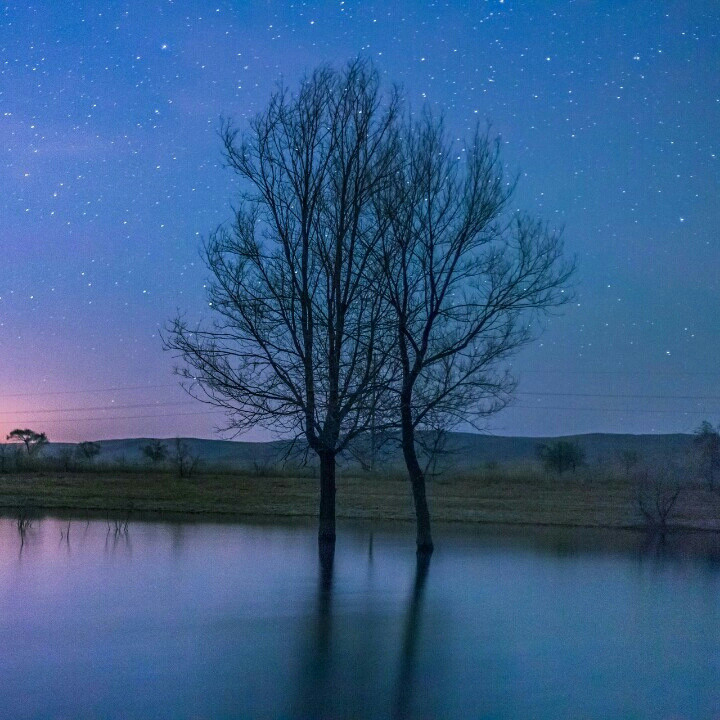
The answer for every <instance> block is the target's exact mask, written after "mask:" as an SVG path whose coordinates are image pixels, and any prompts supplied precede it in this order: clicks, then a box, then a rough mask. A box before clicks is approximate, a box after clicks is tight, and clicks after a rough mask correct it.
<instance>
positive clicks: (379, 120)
mask: <svg viewBox="0 0 720 720" xmlns="http://www.w3.org/2000/svg"><path fill="white" fill-rule="evenodd" d="M397 114H398V97H397V94H396V93H393V94H391V95H390V96H389V97H387V98H385V97H383V95H382V93H381V92H380V87H379V78H378V74H377V72H376V71H375V70H374V69H373V68H372V67H371V66H370V65H369V64H368V63H366V62H363V61H360V60H356V61H354V62H351V63H350V64H349V65H348V66H346V67H345V69H343V70H342V71H334V70H332V69H330V68H327V67H322V68H320V69H318V70H316V71H315V72H313V73H312V75H310V76H309V77H305V78H304V79H303V81H302V82H301V84H300V89H299V91H298V92H297V93H295V94H291V93H289V92H288V91H287V90H286V89H285V88H280V89H279V90H278V91H277V92H275V93H274V94H273V95H272V97H271V99H270V102H269V105H268V107H267V109H266V110H265V111H264V112H262V113H261V114H260V115H258V116H257V117H256V118H255V119H254V120H253V121H252V122H251V124H250V128H249V130H248V131H247V132H246V133H243V134H239V133H238V131H237V130H235V129H233V127H232V126H231V125H230V124H225V125H224V126H223V128H222V132H221V135H222V140H223V144H224V149H225V157H226V160H227V163H228V165H229V166H230V167H231V168H232V169H233V170H234V171H235V173H236V174H237V175H238V177H239V178H240V179H241V181H242V182H243V187H244V192H243V194H242V195H241V196H240V199H239V206H238V209H237V210H236V213H235V220H234V223H233V225H232V226H231V227H222V228H220V229H218V230H217V231H216V232H215V233H213V234H212V235H211V237H210V238H209V240H208V241H207V242H206V243H205V246H204V258H205V262H206V265H207V267H208V269H209V271H210V284H209V293H208V294H209V301H210V304H211V306H212V308H213V310H214V311H215V313H216V318H217V319H216V320H215V322H214V323H213V324H205V325H204V326H198V327H190V326H188V324H187V322H186V321H185V320H184V319H183V318H178V319H176V320H175V321H174V322H173V323H172V324H171V326H170V327H169V328H168V332H167V333H166V335H165V346H166V347H167V348H168V349H171V350H175V351H177V352H178V353H179V356H180V357H181V358H182V360H183V361H184V367H183V368H182V369H180V370H179V372H180V374H181V375H182V376H183V377H184V378H185V380H186V381H187V382H186V384H185V387H186V389H187V390H188V391H189V392H190V393H191V394H193V395H194V396H195V397H199V398H200V399H202V400H204V401H205V402H208V403H211V404H213V405H215V406H218V407H221V408H224V409H226V410H227V411H228V425H227V428H226V429H227V430H233V431H236V432H237V433H240V432H243V431H245V430H247V429H250V428H256V427H258V426H262V427H268V428H271V429H272V430H273V431H275V432H276V433H278V434H280V435H284V436H286V437H292V438H299V437H300V438H304V439H305V440H306V441H307V445H308V446H309V449H310V451H312V452H314V453H316V454H317V456H318V458H319V461H320V513H319V515H320V518H319V531H318V535H319V539H320V541H321V542H322V541H329V542H334V539H335V469H336V458H337V456H338V454H340V453H341V452H343V451H344V450H345V449H347V448H348V446H349V445H350V443H352V442H353V440H354V439H355V438H357V437H359V436H360V435H361V434H363V432H365V431H366V429H367V427H368V425H369V422H370V420H369V418H370V417H371V416H372V414H373V413H372V412H371V410H372V408H371V405H372V406H374V407H375V408H376V407H377V403H378V393H377V392H376V389H377V388H378V387H384V386H385V385H386V383H387V378H386V374H387V373H388V372H390V371H391V365H390V364H389V363H388V362H387V356H388V353H389V347H388V345H389V343H388V342H387V341H388V339H389V336H388V333H387V331H386V329H385V325H386V324H387V318H386V313H385V312H384V307H383V303H384V299H383V293H382V292H381V291H380V289H379V288H378V287H377V279H378V278H381V277H382V276H381V273H380V272H379V270H378V269H377V267H376V264H377V262H378V260H379V253H378V252H377V245H378V241H379V238H380V235H381V231H382V229H383V228H382V227H380V226H379V225H378V221H379V218H378V216H377V214H376V213H375V212H373V206H372V201H373V199H374V198H375V197H376V196H377V195H378V193H379V192H380V191H381V190H382V189H383V188H384V187H385V186H386V185H387V184H388V183H389V181H390V179H391V173H392V172H394V169H395V165H394V157H395V148H394V143H393V139H394V133H395V124H396V118H397Z"/></svg>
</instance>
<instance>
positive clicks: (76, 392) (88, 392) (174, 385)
mask: <svg viewBox="0 0 720 720" xmlns="http://www.w3.org/2000/svg"><path fill="white" fill-rule="evenodd" d="M520 373H521V374H522V375H526V374H540V375H626V376H638V375H639V376H642V377H645V378H653V377H673V378H678V377H697V376H702V377H719V378H720V373H717V372H710V371H692V370H688V371H685V372H673V371H669V370H668V371H667V372H663V371H660V372H653V373H647V372H644V371H641V370H549V369H548V370H525V369H521V370H520ZM177 387H180V385H179V383H163V384H159V385H119V386H113V387H102V388H88V389H86V390H48V391H43V392H22V393H4V394H2V395H0V399H5V398H14V397H40V396H50V395H91V394H93V393H103V392H125V391H129V390H157V389H161V388H177ZM520 394H522V393H520ZM554 394H556V395H559V394H560V393H554Z"/></svg>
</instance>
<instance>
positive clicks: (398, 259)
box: [376, 113, 573, 551]
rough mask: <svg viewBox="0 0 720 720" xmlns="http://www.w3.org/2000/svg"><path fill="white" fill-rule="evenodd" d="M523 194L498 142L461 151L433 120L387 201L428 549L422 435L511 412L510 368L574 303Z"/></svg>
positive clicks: (398, 345)
mask: <svg viewBox="0 0 720 720" xmlns="http://www.w3.org/2000/svg"><path fill="white" fill-rule="evenodd" d="M461 156H462V160H461V159H460V157H461ZM513 187H514V186H513V184H512V183H511V184H508V183H507V182H505V181H504V179H503V173H502V164H501V161H500V157H499V144H498V143H497V142H495V143H493V142H492V141H491V140H490V138H489V136H488V134H482V133H480V132H479V131H477V132H476V133H475V135H474V137H473V138H472V139H471V141H470V142H469V143H467V144H466V146H465V147H464V148H463V151H462V152H460V151H459V150H458V148H456V147H455V146H454V144H453V143H452V142H451V141H450V140H449V138H448V136H447V134H446V132H445V129H444V127H443V122H442V121H439V120H435V119H433V118H432V117H431V116H430V115H429V114H427V113H426V114H425V115H424V117H423V118H422V119H421V120H420V121H419V122H417V123H413V124H410V126H409V127H408V129H407V130H406V132H404V133H403V134H402V140H401V142H400V147H399V150H398V152H397V154H396V172H395V175H394V182H393V184H392V186H391V187H389V188H388V189H387V191H386V192H385V193H384V194H383V195H382V196H378V198H377V201H376V207H377V212H378V215H379V217H380V218H381V220H380V221H379V223H378V224H379V225H381V226H385V232H384V233H383V241H382V263H383V269H384V273H385V285H386V286H387V299H388V303H389V305H390V306H391V308H392V313H391V314H392V319H393V324H394V327H393V330H392V333H393V336H394V337H393V339H394V341H395V350H396V357H395V359H396V362H397V364H398V367H399V373H400V381H399V383H398V385H397V388H396V389H397V412H398V415H399V425H400V430H401V442H402V451H403V456H404V459H405V463H406V466H407V469H408V474H409V479H410V482H411V485H412V492H413V498H414V503H415V512H416V517H417V545H418V550H422V551H425V550H427V551H431V550H432V547H433V544H432V536H431V530H430V513H429V509H428V503H427V499H426V491H425V473H424V472H423V469H422V467H421V464H420V461H419V460H418V446H417V433H418V432H421V431H422V430H424V429H426V428H434V427H438V426H439V427H443V428H445V429H447V428H451V427H452V426H454V425H456V424H458V423H461V422H466V423H471V424H473V425H475V426H476V427H479V424H480V423H481V421H482V419H483V418H486V417H487V416H488V415H490V414H492V413H495V412H497V411H498V410H500V409H501V408H503V407H505V405H506V404H507V402H508V401H509V399H510V396H511V393H512V390H513V389H514V387H515V382H514V380H513V378H512V377H511V376H510V375H509V374H508V373H507V372H504V371H503V369H502V361H503V360H505V359H507V357H508V356H509V355H510V354H511V353H513V352H514V351H516V350H517V349H518V348H519V347H520V346H522V345H524V344H525V343H527V342H528V341H529V340H531V338H532V337H533V335H534V334H535V332H534V329H533V325H532V321H533V319H534V318H535V317H536V316H537V315H538V313H541V312H543V311H547V310H548V309H549V308H552V307H554V306H557V305H560V304H562V303H563V302H564V301H565V299H566V295H565V294H564V287H565V286H566V285H567V283H568V280H569V278H570V276H571V274H572V270H573V268H572V265H571V264H569V263H566V262H564V261H563V260H562V243H561V239H560V237H559V235H558V234H556V233H552V232H550V231H549V230H548V229H547V228H546V227H545V226H544V225H542V224H541V223H539V222H537V221H535V220H531V219H529V218H528V217H526V216H523V215H519V214H511V213H508V212H506V208H507V206H508V203H509V201H510V199H511V197H512V193H513Z"/></svg>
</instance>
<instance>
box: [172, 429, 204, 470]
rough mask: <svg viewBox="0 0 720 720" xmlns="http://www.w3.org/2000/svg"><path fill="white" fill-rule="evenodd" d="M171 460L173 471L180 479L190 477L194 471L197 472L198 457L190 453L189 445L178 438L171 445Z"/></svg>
mask: <svg viewBox="0 0 720 720" xmlns="http://www.w3.org/2000/svg"><path fill="white" fill-rule="evenodd" d="M172 459H173V463H174V464H175V469H176V470H177V473H178V475H179V476H180V477H181V478H184V477H188V478H189V477H191V476H192V474H193V473H194V472H195V470H197V466H198V463H199V462H200V456H199V455H197V454H195V453H192V452H191V451H190V445H188V443H187V442H185V440H183V439H182V438H179V437H176V438H175V441H174V443H173V457H172Z"/></svg>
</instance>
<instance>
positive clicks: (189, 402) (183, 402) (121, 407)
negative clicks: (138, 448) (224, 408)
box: [0, 400, 197, 415]
mask: <svg viewBox="0 0 720 720" xmlns="http://www.w3.org/2000/svg"><path fill="white" fill-rule="evenodd" d="M196 403H197V400H179V401H177V402H161V403H140V404H137V405H96V406H95V407H74V408H43V409H39V408H30V409H29V410H0V415H27V414H28V413H65V412H83V411H85V410H130V409H133V410H135V409H139V408H150V407H168V406H170V405H195V404H196Z"/></svg>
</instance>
